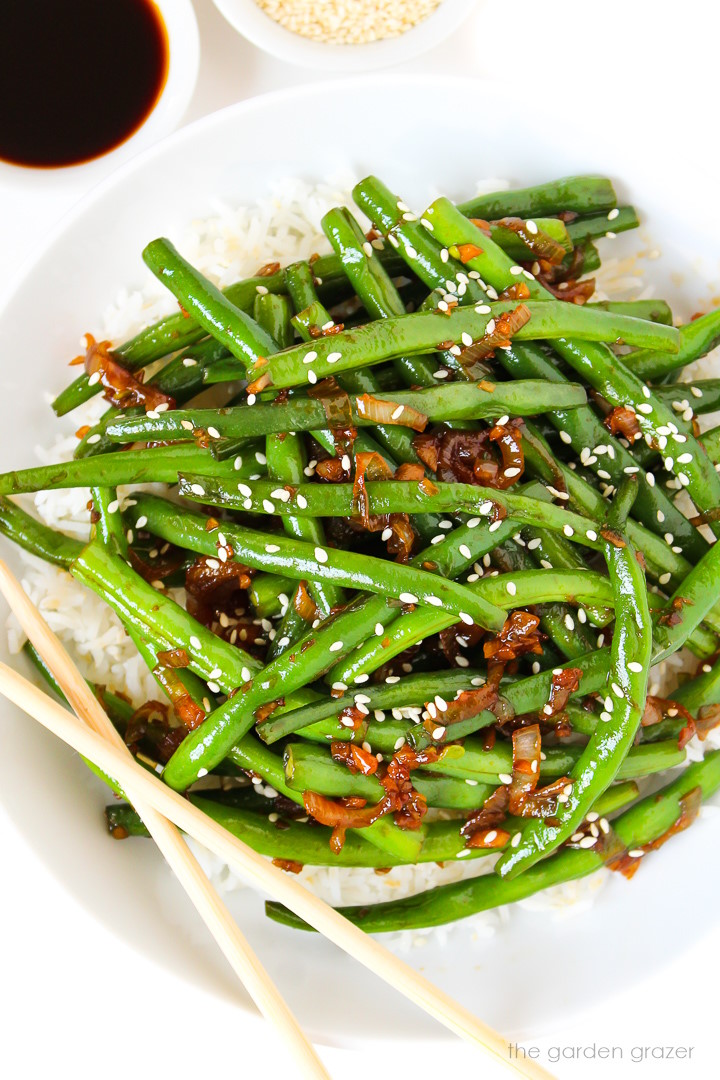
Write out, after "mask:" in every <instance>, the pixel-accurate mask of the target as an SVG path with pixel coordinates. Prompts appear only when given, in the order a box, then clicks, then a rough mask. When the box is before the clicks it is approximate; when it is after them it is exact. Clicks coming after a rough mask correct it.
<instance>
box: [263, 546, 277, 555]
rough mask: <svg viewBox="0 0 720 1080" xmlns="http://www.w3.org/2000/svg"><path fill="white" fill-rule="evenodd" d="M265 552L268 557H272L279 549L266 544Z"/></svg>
mask: <svg viewBox="0 0 720 1080" xmlns="http://www.w3.org/2000/svg"><path fill="white" fill-rule="evenodd" d="M265 550H266V551H267V553H268V555H274V554H275V552H276V551H279V550H280V548H279V547H278V545H277V544H266V545H265Z"/></svg>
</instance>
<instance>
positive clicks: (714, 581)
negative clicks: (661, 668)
mask: <svg viewBox="0 0 720 1080" xmlns="http://www.w3.org/2000/svg"><path fill="white" fill-rule="evenodd" d="M719 599H720V544H718V543H715V544H713V546H712V547H711V548H710V550H709V551H708V552H707V554H706V555H704V556H703V558H702V559H701V560H700V562H698V563H697V564H696V565H695V566H694V567H693V568H692V570H691V571H690V573H689V574H688V576H687V577H686V578H685V580H684V581H683V583H682V585H680V586H679V587H678V588H677V589H676V591H675V593H674V595H673V596H672V597H671V599H670V602H669V604H668V606H667V608H666V609H665V612H664V614H663V616H661V617H660V618H656V619H655V626H654V629H653V638H654V649H655V657H654V662H655V663H659V662H660V661H661V660H664V659H666V657H668V656H670V654H671V653H673V652H676V651H677V650H678V649H681V648H682V646H683V645H684V644H685V642H686V641H687V639H688V637H689V636H690V634H691V633H692V632H693V630H695V629H696V627H697V626H699V624H700V623H701V622H702V620H703V619H704V618H705V617H706V616H707V614H708V612H709V611H711V609H712V608H713V607H714V606H715V604H716V603H717V602H718V600H719Z"/></svg>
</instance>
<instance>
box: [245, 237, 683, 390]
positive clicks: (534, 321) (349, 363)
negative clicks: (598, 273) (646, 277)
mask: <svg viewBox="0 0 720 1080" xmlns="http://www.w3.org/2000/svg"><path fill="white" fill-rule="evenodd" d="M468 224H469V223H468ZM471 227H472V226H471ZM478 231H479V230H478ZM480 235H484V234H480ZM516 307H517V303H516V302H514V301H502V302H496V303H493V304H492V305H489V304H479V305H477V307H457V308H454V309H452V310H450V311H448V312H442V311H441V312H439V313H435V312H419V313H417V314H414V315H403V316H400V317H399V318H395V319H386V320H384V321H383V322H381V323H368V324H366V325H363V326H360V327H356V328H353V329H351V330H343V331H342V332H341V333H339V334H333V335H331V336H330V337H329V338H318V339H317V340H316V341H314V342H313V347H312V349H308V348H307V345H305V344H302V345H296V346H293V348H290V349H285V351H284V352H282V353H275V355H274V356H271V357H269V358H268V359H267V361H266V362H265V363H256V364H255V365H254V366H253V367H252V368H251V369H250V370H249V372H248V378H251V379H253V380H258V385H260V384H261V385H262V386H263V387H264V386H274V387H276V388H277V389H278V390H279V389H282V388H283V387H290V386H303V385H305V384H306V383H308V382H310V383H314V382H317V380H318V379H319V378H325V377H328V376H330V375H337V374H339V373H340V372H343V371H346V370H351V369H353V368H357V367H366V366H367V365H372V364H377V363H380V362H381V361H382V360H389V359H392V358H394V357H397V356H404V355H406V354H413V353H422V352H427V351H428V350H429V349H435V348H437V347H438V346H440V345H441V344H442V343H443V342H445V341H450V342H454V343H455V344H459V343H460V342H461V341H462V337H463V334H465V335H467V337H468V339H469V340H472V341H476V340H478V339H480V338H482V337H483V335H485V334H486V332H487V327H488V324H489V323H490V322H491V321H492V322H493V324H494V321H495V320H496V319H497V318H498V316H500V315H501V314H503V313H505V312H511V311H514V310H515V308H516ZM524 307H526V308H527V310H528V311H529V312H530V319H529V321H528V322H527V323H526V324H525V325H524V326H522V327H520V328H519V329H518V330H517V331H516V333H515V334H514V339H515V340H518V341H527V340H532V339H535V340H537V339H549V338H550V339H563V338H569V337H576V338H581V339H583V341H587V342H589V343H590V342H603V341H615V340H622V341H624V342H625V343H626V344H628V345H640V346H643V347H646V348H658V349H668V350H672V348H673V347H674V346H675V345H676V343H677V338H678V333H677V331H676V330H675V328H674V327H672V326H664V325H663V324H662V323H651V322H646V321H644V320H643V319H635V318H633V317H632V316H630V315H615V314H613V313H612V312H608V311H599V310H596V309H593V308H585V307H579V306H578V305H577V304H566V303H563V302H561V301H554V300H544V301H528V302H527V304H525V305H524ZM478 308H481V309H482V310H478ZM308 357H310V358H311V359H310V360H308ZM264 359H265V358H264V357H263V360H264ZM582 373H583V374H585V372H584V370H583V372H582ZM253 385H255V384H253Z"/></svg>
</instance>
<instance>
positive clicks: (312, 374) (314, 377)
mask: <svg viewBox="0 0 720 1080" xmlns="http://www.w3.org/2000/svg"><path fill="white" fill-rule="evenodd" d="M308 382H309V383H312V384H313V386H314V385H315V383H316V382H317V375H316V374H315V372H314V371H313V369H312V368H310V370H309V371H308Z"/></svg>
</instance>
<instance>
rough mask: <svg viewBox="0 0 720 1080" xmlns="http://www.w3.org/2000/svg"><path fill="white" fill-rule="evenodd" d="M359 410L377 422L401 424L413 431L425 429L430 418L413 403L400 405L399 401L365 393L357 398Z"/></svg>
mask: <svg viewBox="0 0 720 1080" xmlns="http://www.w3.org/2000/svg"><path fill="white" fill-rule="evenodd" d="M356 405H357V411H358V412H359V413H361V414H362V415H363V416H366V417H367V418H368V419H369V420H373V421H374V422H375V423H376V424H400V425H402V427H409V428H412V429H413V431H424V430H425V428H426V427H427V422H428V418H427V416H426V415H425V413H421V412H419V410H418V409H413V408H412V406H411V405H400V404H399V403H398V402H397V401H385V400H381V399H380V398H376V397H373V396H372V394H363V395H362V397H359V398H356Z"/></svg>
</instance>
